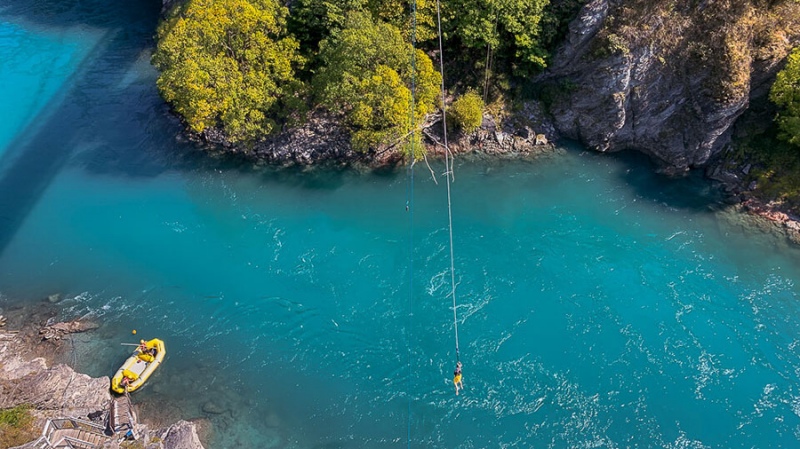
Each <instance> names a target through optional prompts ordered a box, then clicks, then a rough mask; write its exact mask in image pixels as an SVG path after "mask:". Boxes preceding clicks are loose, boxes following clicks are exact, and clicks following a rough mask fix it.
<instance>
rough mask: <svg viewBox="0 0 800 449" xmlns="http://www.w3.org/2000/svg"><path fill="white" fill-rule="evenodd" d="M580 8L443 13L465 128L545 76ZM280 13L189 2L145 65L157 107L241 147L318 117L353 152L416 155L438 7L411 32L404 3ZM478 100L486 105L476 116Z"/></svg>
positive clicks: (489, 2) (482, 2)
mask: <svg viewBox="0 0 800 449" xmlns="http://www.w3.org/2000/svg"><path fill="white" fill-rule="evenodd" d="M582 3H583V0H555V1H553V2H552V3H551V1H550V0H443V1H442V3H441V11H442V35H443V38H444V48H445V49H446V50H445V53H446V54H447V58H448V61H449V62H450V63H449V64H448V70H450V69H451V68H452V74H451V75H450V78H451V79H448V84H449V85H450V84H452V85H453V86H454V88H453V91H452V92H449V97H450V98H451V99H457V98H459V97H460V95H461V94H464V93H466V92H473V94H472V95H473V96H468V97H466V99H465V102H462V105H464V106H467V105H468V106H469V108H471V109H472V110H470V111H469V112H470V114H471V116H470V117H469V120H468V122H463V123H461V124H462V125H464V126H463V127H462V128H463V129H465V130H471V129H474V128H475V123H476V122H477V124H478V125H480V121H481V119H480V117H481V115H482V111H480V112H478V113H477V114H476V111H475V110H474V108H475V107H482V105H483V103H484V102H487V101H490V100H495V101H497V100H498V98H501V97H502V96H503V95H504V94H506V93H507V92H508V91H509V89H510V86H511V83H510V82H509V80H510V79H511V78H514V77H516V78H517V79H523V78H524V77H526V76H529V75H530V74H532V73H538V72H540V71H541V70H542V69H544V68H545V67H546V66H547V64H548V60H549V58H550V53H551V49H552V47H553V46H554V45H555V43H556V42H557V41H558V36H559V35H560V34H563V33H564V32H565V31H566V24H567V23H568V22H569V17H571V16H573V15H574V14H575V12H576V11H577V8H578V7H580V5H581V4H582ZM284 4H285V3H283V2H278V1H277V0H218V1H216V0H186V1H184V2H180V3H179V4H178V5H177V6H176V7H175V8H173V9H172V11H171V12H169V13H168V15H167V17H166V19H165V20H164V21H163V23H162V24H161V26H160V27H159V30H158V45H157V49H156V52H155V53H154V55H153V63H154V65H155V66H156V67H157V68H158V69H159V70H160V71H161V76H160V77H159V79H158V87H159V90H160V92H161V94H162V96H163V97H164V98H165V99H166V100H167V101H168V102H169V103H170V104H171V105H172V107H173V109H174V111H175V112H176V113H177V114H178V115H180V116H181V117H182V118H183V120H184V121H185V123H186V125H187V127H188V128H189V129H190V130H192V131H193V132H194V133H197V134H201V135H204V136H213V140H215V141H219V142H224V143H226V144H233V145H234V146H237V147H242V148H248V147H252V146H253V145H254V144H256V143H258V142H259V141H261V140H264V139H265V138H267V137H269V136H270V135H274V134H276V133H280V132H282V131H287V130H290V129H292V128H293V127H296V126H297V125H298V124H301V123H303V122H305V121H306V120H307V119H308V118H309V117H316V118H319V117H325V121H326V123H328V124H334V127H336V128H341V132H342V133H343V134H344V135H346V136H347V138H348V142H349V145H351V147H352V148H353V149H355V150H356V151H358V152H367V151H370V150H374V149H375V148H377V147H387V146H388V147H393V148H399V149H408V148H412V147H413V148H422V146H421V145H412V144H413V143H415V142H411V141H410V138H411V136H415V137H416V138H417V139H419V135H420V133H412V132H411V131H412V130H414V129H419V128H421V127H422V126H423V125H424V123H425V120H426V118H427V117H428V116H429V115H430V114H431V113H434V112H436V111H438V109H439V106H440V105H439V101H440V99H439V96H440V92H439V90H440V86H441V74H440V73H439V70H438V64H437V66H434V63H433V60H432V58H431V57H432V56H436V55H438V39H437V32H436V30H437V28H436V3H435V1H433V0H418V1H417V2H416V3H415V6H416V9H415V11H416V15H415V17H416V20H412V17H414V15H413V14H412V11H411V7H412V4H411V3H410V2H406V1H399V0H390V1H379V0H344V1H339V2H332V1H327V0H297V1H294V2H289V3H288V5H289V6H288V7H287V6H284ZM412 42H413V45H412ZM474 92H482V93H483V95H482V96H480V97H479V99H480V100H481V102H480V104H479V103H478V102H476V101H475V98H474V95H475V94H474ZM501 101H502V100H501ZM476 117H477V118H476ZM465 119H466V118H465ZM331 135H334V136H335V135H338V131H337V130H331ZM416 143H419V142H416ZM334 146H335V145H334Z"/></svg>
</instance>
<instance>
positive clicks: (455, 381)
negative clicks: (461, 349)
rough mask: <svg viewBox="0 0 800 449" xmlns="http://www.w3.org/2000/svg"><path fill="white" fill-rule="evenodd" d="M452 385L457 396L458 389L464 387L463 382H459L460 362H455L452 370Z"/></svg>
mask: <svg viewBox="0 0 800 449" xmlns="http://www.w3.org/2000/svg"><path fill="white" fill-rule="evenodd" d="M453 385H455V386H456V396H458V390H463V389H464V383H463V382H461V362H456V370H455V371H454V372H453Z"/></svg>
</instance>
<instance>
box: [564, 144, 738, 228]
mask: <svg viewBox="0 0 800 449" xmlns="http://www.w3.org/2000/svg"><path fill="white" fill-rule="evenodd" d="M566 145H567V147H568V148H570V149H571V150H573V151H589V150H584V149H582V147H581V146H580V145H579V144H577V143H573V142H570V143H567V144H566ZM590 153H591V154H592V155H593V157H610V158H613V159H614V160H615V161H617V162H618V163H619V164H620V165H621V166H622V167H623V169H622V170H621V171H620V172H619V179H620V181H621V182H623V183H625V184H627V185H628V186H630V187H631V188H632V189H633V191H634V192H635V193H636V194H637V196H639V197H641V198H644V199H647V200H650V201H652V202H655V203H660V204H664V205H665V206H667V207H672V208H676V209H682V210H688V211H696V212H702V211H709V210H714V209H716V208H717V207H719V206H721V205H722V204H723V203H724V199H725V197H724V194H723V192H722V190H721V189H720V188H719V187H718V186H717V185H715V183H714V182H712V181H711V180H709V179H707V178H706V177H705V175H704V172H703V170H700V169H695V170H692V171H690V172H689V173H687V174H686V175H684V176H667V175H664V174H661V173H659V172H658V168H659V167H658V165H657V164H656V163H654V162H653V160H652V159H650V157H649V156H647V155H645V154H643V153H640V152H638V151H632V150H629V151H623V152H619V153H611V154H601V153H597V152H591V151H590Z"/></svg>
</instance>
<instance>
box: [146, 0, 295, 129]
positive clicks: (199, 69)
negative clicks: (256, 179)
mask: <svg viewBox="0 0 800 449" xmlns="http://www.w3.org/2000/svg"><path fill="white" fill-rule="evenodd" d="M287 14H288V10H287V9H286V8H284V7H282V6H280V4H279V3H278V2H277V1H275V0H189V1H187V2H186V4H185V5H184V6H183V7H182V9H181V10H180V11H179V12H178V14H176V15H175V16H174V17H172V18H171V19H169V20H168V21H166V22H165V23H164V24H163V25H162V26H161V27H160V29H159V42H158V49H157V51H156V53H155V55H154V57H153V62H154V64H155V66H156V67H158V68H159V69H160V70H161V77H160V78H159V79H158V87H159V90H160V91H161V94H162V95H163V96H164V98H165V99H166V100H167V101H168V102H170V103H171V104H172V105H173V107H174V108H175V110H176V111H177V112H178V113H179V114H180V115H181V116H182V117H183V118H184V119H185V120H186V122H187V123H188V124H189V126H190V127H191V128H192V129H193V130H194V131H197V132H200V131H202V130H204V129H206V128H211V127H217V126H219V127H221V128H222V129H223V130H224V131H225V132H226V134H227V136H228V137H229V139H230V140H232V141H247V140H252V139H256V138H257V137H258V136H260V135H263V134H265V133H269V132H270V131H271V130H272V129H273V128H274V126H275V125H274V119H275V118H276V117H280V116H281V115H286V112H287V111H286V110H285V109H282V108H278V107H276V106H279V105H280V101H281V100H282V99H287V98H288V97H291V96H292V95H295V94H296V91H297V90H298V88H299V84H298V83H297V81H296V80H295V77H294V68H295V66H297V65H299V64H300V63H301V62H302V60H301V58H300V57H299V55H298V52H297V50H298V43H297V40H296V39H294V38H293V37H290V36H286V35H285V22H286V16H287ZM289 102H290V101H287V102H286V103H289Z"/></svg>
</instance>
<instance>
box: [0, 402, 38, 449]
mask: <svg viewBox="0 0 800 449" xmlns="http://www.w3.org/2000/svg"><path fill="white" fill-rule="evenodd" d="M34 421H35V420H34V418H33V415H31V412H30V407H28V406H26V405H19V406H17V407H14V408H9V409H4V410H0V447H14V446H21V445H23V444H25V443H27V442H29V441H32V440H35V439H36V438H37V437H38V436H39V430H38V429H36V428H34V427H33V425H34Z"/></svg>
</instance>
